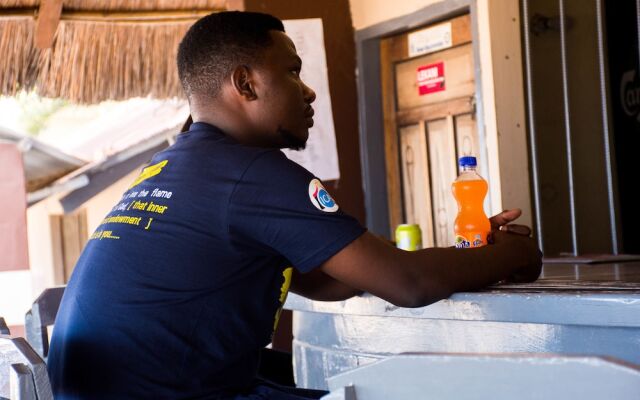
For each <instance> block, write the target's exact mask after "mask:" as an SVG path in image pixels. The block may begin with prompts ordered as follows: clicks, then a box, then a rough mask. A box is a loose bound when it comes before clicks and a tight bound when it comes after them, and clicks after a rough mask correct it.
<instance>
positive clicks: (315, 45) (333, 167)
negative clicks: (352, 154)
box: [283, 18, 340, 181]
mask: <svg viewBox="0 0 640 400" xmlns="http://www.w3.org/2000/svg"><path fill="white" fill-rule="evenodd" d="M283 23H284V28H285V30H286V32H287V35H289V37H290V38H291V40H293V43H294V44H295V46H296V50H297V52H298V55H299V56H300V58H301V59H302V72H301V73H300V77H301V78H302V80H303V81H304V82H305V83H306V84H307V86H309V87H310V88H312V89H313V90H314V91H315V92H316V101H314V102H313V104H312V107H313V109H314V111H315V115H314V117H313V120H314V125H313V127H312V128H311V129H309V140H308V141H307V147H306V148H305V149H304V150H301V151H295V150H283V151H284V153H285V154H286V155H287V157H289V159H291V160H293V161H295V162H297V163H298V164H300V165H302V166H303V167H305V168H306V169H308V170H309V171H311V173H312V174H314V175H315V176H317V177H318V178H320V179H322V180H325V181H326V180H336V179H339V178H340V169H339V167H338V149H337V147H336V133H335V128H334V125H333V113H332V112H331V97H330V95H329V75H328V74H327V59H326V55H325V51H324V33H323V27H322V20H321V19H320V18H313V19H298V20H288V21H283Z"/></svg>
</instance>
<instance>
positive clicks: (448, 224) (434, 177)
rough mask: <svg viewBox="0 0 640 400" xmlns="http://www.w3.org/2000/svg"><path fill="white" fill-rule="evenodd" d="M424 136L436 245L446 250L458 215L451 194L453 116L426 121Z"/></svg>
mask: <svg viewBox="0 0 640 400" xmlns="http://www.w3.org/2000/svg"><path fill="white" fill-rule="evenodd" d="M427 135H428V148H429V160H430V167H431V194H432V202H433V220H434V221H433V223H434V231H435V232H434V233H435V242H436V243H435V245H436V246H437V247H448V246H452V245H453V243H454V234H453V223H454V221H455V218H456V214H457V212H458V207H457V204H456V201H455V199H454V197H453V194H452V193H451V183H452V182H453V181H454V180H455V179H456V176H457V168H456V148H455V141H454V136H453V117H451V116H448V117H447V118H443V119H439V120H435V121H430V122H427Z"/></svg>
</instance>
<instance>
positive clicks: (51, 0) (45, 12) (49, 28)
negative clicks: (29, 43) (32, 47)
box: [35, 0, 62, 49]
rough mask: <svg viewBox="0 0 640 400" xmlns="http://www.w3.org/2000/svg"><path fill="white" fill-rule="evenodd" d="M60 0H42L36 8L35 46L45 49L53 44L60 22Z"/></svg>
mask: <svg viewBox="0 0 640 400" xmlns="http://www.w3.org/2000/svg"><path fill="white" fill-rule="evenodd" d="M61 13H62V0H42V2H41V3H40V8H39V9H38V22H37V25H36V38H35V43H36V47H37V48H39V49H47V48H49V47H51V45H53V38H54V36H55V34H56V29H58V23H60V14H61Z"/></svg>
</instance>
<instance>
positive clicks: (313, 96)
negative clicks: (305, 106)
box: [302, 83, 316, 104]
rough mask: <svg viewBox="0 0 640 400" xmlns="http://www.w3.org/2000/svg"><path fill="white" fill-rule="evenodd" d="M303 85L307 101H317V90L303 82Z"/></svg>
mask: <svg viewBox="0 0 640 400" xmlns="http://www.w3.org/2000/svg"><path fill="white" fill-rule="evenodd" d="M302 86H303V90H304V101H306V102H307V103H309V104H311V103H313V102H314V101H316V92H314V91H313V89H311V88H310V87H309V86H307V85H306V84H305V83H302Z"/></svg>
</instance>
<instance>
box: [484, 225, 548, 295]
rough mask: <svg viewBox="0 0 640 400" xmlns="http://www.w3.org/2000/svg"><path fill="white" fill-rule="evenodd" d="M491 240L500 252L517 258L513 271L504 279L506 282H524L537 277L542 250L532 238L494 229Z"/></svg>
mask: <svg viewBox="0 0 640 400" xmlns="http://www.w3.org/2000/svg"><path fill="white" fill-rule="evenodd" d="M493 240H494V244H493V245H494V246H499V247H500V249H501V250H500V251H501V252H507V253H510V254H512V255H513V258H514V259H516V260H517V261H516V263H514V264H513V266H514V267H515V268H516V270H515V272H514V273H512V274H511V275H510V276H509V277H508V278H507V279H506V280H507V281H508V282H515V283H524V282H533V281H535V280H536V279H538V276H540V271H541V269H542V252H541V251H540V250H539V249H538V244H537V243H536V241H535V240H534V239H532V238H530V237H526V236H523V235H513V234H509V233H507V232H503V231H496V232H494V233H493ZM496 248H497V247H496Z"/></svg>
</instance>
